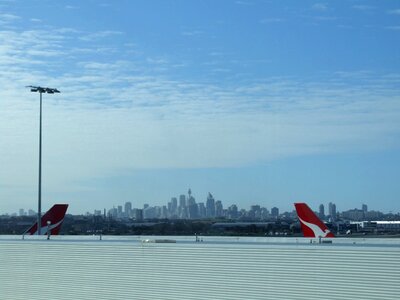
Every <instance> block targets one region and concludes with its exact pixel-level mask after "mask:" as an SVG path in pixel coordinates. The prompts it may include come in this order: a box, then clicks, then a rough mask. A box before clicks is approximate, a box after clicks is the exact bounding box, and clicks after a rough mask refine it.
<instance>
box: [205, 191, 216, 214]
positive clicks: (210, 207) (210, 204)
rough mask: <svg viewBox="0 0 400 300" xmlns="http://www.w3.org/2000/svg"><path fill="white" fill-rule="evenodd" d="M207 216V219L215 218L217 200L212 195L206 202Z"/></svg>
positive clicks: (209, 195)
mask: <svg viewBox="0 0 400 300" xmlns="http://www.w3.org/2000/svg"><path fill="white" fill-rule="evenodd" d="M206 216H207V218H214V217H215V200H214V197H213V196H212V195H211V193H208V197H207V202H206Z"/></svg>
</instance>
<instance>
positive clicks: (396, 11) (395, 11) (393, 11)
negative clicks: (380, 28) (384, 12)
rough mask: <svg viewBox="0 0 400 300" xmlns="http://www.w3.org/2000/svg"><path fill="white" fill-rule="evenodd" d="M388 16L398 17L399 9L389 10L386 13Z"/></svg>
mask: <svg viewBox="0 0 400 300" xmlns="http://www.w3.org/2000/svg"><path fill="white" fill-rule="evenodd" d="M388 14H391V15H400V8H398V9H392V10H389V11H388Z"/></svg>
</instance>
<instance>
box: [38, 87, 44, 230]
mask: <svg viewBox="0 0 400 300" xmlns="http://www.w3.org/2000/svg"><path fill="white" fill-rule="evenodd" d="M39 94H40V114H39V183H38V215H37V224H38V225H37V233H38V235H40V231H41V227H42V221H41V219H42V94H43V91H42V90H41V89H39Z"/></svg>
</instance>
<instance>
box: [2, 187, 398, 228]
mask: <svg viewBox="0 0 400 300" xmlns="http://www.w3.org/2000/svg"><path fill="white" fill-rule="evenodd" d="M325 206H326V210H325ZM312 209H313V210H314V211H315V212H316V213H317V214H318V216H319V217H320V218H321V219H323V220H330V221H335V220H336V218H337V215H338V214H339V213H342V214H344V215H345V216H350V215H352V216H353V219H354V218H355V219H357V218H359V219H363V218H364V217H367V216H369V217H370V218H371V217H372V218H375V219H376V218H379V216H383V214H384V212H381V211H380V210H379V209H375V210H369V209H368V205H367V204H365V203H363V204H362V205H361V206H360V207H358V208H357V207H353V208H350V209H347V210H344V209H343V210H340V208H339V209H337V207H336V204H335V203H332V202H329V203H328V205H326V204H324V203H321V204H320V205H319V206H318V207H315V208H312ZM146 210H147V212H146ZM294 211H295V209H294V207H292V210H281V209H280V208H279V207H275V206H274V207H272V206H268V205H260V204H257V203H253V204H252V205H250V207H240V206H238V205H237V204H236V203H232V204H230V205H225V204H224V202H223V201H222V200H216V199H215V198H214V196H213V195H212V193H211V192H209V193H208V195H207V197H206V199H204V200H201V199H197V201H196V197H194V196H193V194H192V190H191V188H189V189H188V193H187V194H180V195H179V196H174V197H171V198H170V201H169V202H167V203H164V204H161V205H154V204H152V203H145V204H143V206H142V207H139V206H135V203H133V202H131V201H128V202H125V203H119V204H114V205H113V207H112V208H106V207H105V208H102V209H99V208H95V209H94V210H92V211H91V212H90V211H87V212H86V213H82V215H84V214H86V215H88V214H92V215H98V216H100V215H102V216H107V217H110V216H111V217H114V218H126V219H127V218H133V219H137V220H138V219H139V220H140V219H207V218H211V219H213V218H221V217H222V218H227V219H240V218H244V219H269V218H271V217H272V218H274V217H277V216H280V215H283V214H291V215H293V213H294ZM368 213H369V214H368ZM390 213H393V214H399V212H390ZM0 215H13V216H17V215H18V216H27V215H28V216H36V211H34V210H32V209H27V210H26V209H24V208H20V209H19V210H18V214H17V213H15V212H14V213H11V214H9V213H6V214H4V213H2V212H0ZM78 215H79V214H78Z"/></svg>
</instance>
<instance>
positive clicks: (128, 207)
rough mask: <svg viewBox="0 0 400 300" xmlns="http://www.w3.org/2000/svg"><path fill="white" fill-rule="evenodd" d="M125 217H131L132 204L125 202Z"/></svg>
mask: <svg viewBox="0 0 400 300" xmlns="http://www.w3.org/2000/svg"><path fill="white" fill-rule="evenodd" d="M125 216H126V217H127V218H130V217H132V202H125Z"/></svg>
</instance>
